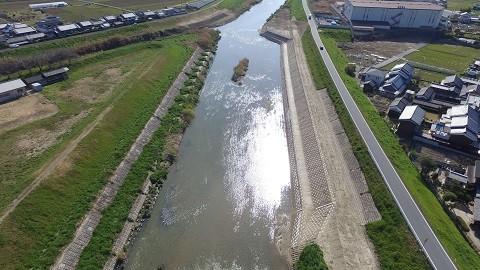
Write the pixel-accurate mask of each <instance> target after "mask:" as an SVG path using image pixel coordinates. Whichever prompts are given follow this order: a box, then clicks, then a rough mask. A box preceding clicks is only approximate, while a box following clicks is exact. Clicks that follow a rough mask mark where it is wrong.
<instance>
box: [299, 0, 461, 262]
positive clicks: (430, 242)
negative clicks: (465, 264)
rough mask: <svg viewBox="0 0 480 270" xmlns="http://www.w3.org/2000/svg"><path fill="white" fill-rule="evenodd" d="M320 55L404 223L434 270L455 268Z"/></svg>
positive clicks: (325, 56)
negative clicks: (405, 222)
mask: <svg viewBox="0 0 480 270" xmlns="http://www.w3.org/2000/svg"><path fill="white" fill-rule="evenodd" d="M302 4H303V9H304V11H305V13H306V14H310V10H309V8H308V6H307V2H306V0H302ZM308 23H309V25H310V29H311V31H312V36H313V38H314V40H315V43H316V44H317V47H318V48H319V49H320V46H323V43H322V41H321V40H320V36H319V35H318V32H317V27H316V25H315V22H314V21H313V20H309V22H308ZM320 54H321V56H322V58H323V60H324V62H325V65H326V66H327V69H328V72H329V73H330V76H332V79H333V82H334V83H335V85H336V87H337V89H338V91H339V92H340V96H341V97H342V100H343V102H344V103H345V106H346V107H347V110H348V112H349V114H350V116H351V117H352V119H353V121H354V123H355V125H356V127H357V129H358V131H359V132H360V134H361V135H362V137H363V140H364V141H365V143H366V145H367V147H368V151H369V152H370V156H371V157H372V159H373V161H374V162H375V164H376V166H377V168H378V170H379V171H380V173H381V174H382V177H383V179H384V180H385V182H386V183H387V186H388V188H389V189H390V192H391V193H392V195H393V198H394V199H395V201H396V203H397V205H398V207H399V209H400V211H401V212H402V214H403V216H404V217H405V220H406V221H407V223H408V225H409V227H410V229H411V230H412V231H413V234H414V235H415V237H416V238H417V241H418V242H419V243H420V245H421V246H422V248H423V250H424V252H425V255H426V256H427V258H428V260H429V261H430V263H431V264H432V266H433V267H434V268H435V269H442V270H443V269H457V268H456V266H455V264H454V263H453V262H452V260H451V259H450V257H449V256H448V254H447V253H446V252H445V249H444V248H443V246H442V245H441V244H440V242H439V241H438V238H437V237H436V236H435V234H434V233H433V230H432V228H430V226H429V225H428V223H427V221H426V220H425V217H424V216H423V215H422V213H421V212H420V209H419V208H418V206H417V205H416V204H415V202H414V201H413V199H412V197H411V195H410V193H409V192H408V191H407V188H406V187H405V185H404V184H403V182H402V180H401V179H400V177H399V176H398V174H397V172H396V171H395V169H394V168H393V166H392V164H391V163H390V161H389V160H388V158H387V156H386V155H385V153H384V152H383V150H382V148H381V147H380V144H379V143H378V141H377V140H376V138H375V136H374V135H373V133H372V131H371V130H370V128H369V126H368V124H367V122H366V121H365V119H364V118H363V116H362V114H361V112H360V110H359V109H358V107H357V105H356V104H355V102H354V101H353V98H352V97H351V96H350V94H349V92H348V90H347V88H346V87H345V84H344V83H343V81H342V79H341V78H340V75H339V74H338V72H337V70H336V69H335V66H334V65H333V63H332V60H331V59H330V56H329V55H328V53H327V52H326V51H325V50H320Z"/></svg>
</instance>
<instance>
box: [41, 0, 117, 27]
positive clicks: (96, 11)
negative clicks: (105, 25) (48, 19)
mask: <svg viewBox="0 0 480 270" xmlns="http://www.w3.org/2000/svg"><path fill="white" fill-rule="evenodd" d="M79 3H80V2H79ZM45 13H46V14H47V15H50V16H58V17H60V18H61V19H62V21H63V22H64V23H71V22H77V21H82V20H90V19H98V18H101V17H103V16H106V15H119V14H120V13H122V11H121V10H119V9H116V8H109V7H102V6H97V5H86V6H84V5H71V6H67V7H64V8H51V9H47V10H45Z"/></svg>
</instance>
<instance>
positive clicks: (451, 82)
mask: <svg viewBox="0 0 480 270" xmlns="http://www.w3.org/2000/svg"><path fill="white" fill-rule="evenodd" d="M441 84H442V85H446V86H450V87H456V88H459V89H462V87H463V81H462V79H461V78H460V77H458V76H457V75H452V76H447V77H445V79H443V80H442V82H441Z"/></svg>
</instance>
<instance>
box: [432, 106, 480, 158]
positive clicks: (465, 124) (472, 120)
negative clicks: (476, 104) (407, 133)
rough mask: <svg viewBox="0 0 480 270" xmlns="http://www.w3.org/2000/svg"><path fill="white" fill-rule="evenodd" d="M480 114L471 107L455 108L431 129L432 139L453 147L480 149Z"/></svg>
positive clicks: (448, 111)
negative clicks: (479, 146)
mask: <svg viewBox="0 0 480 270" xmlns="http://www.w3.org/2000/svg"><path fill="white" fill-rule="evenodd" d="M478 122H479V114H478V112H477V111H476V110H475V109H474V108H472V107H471V106H469V105H458V106H453V107H452V108H450V109H448V110H447V113H446V114H443V115H442V117H441V119H440V120H439V121H437V122H436V123H434V124H433V125H432V127H431V128H430V133H431V135H432V137H434V138H437V139H441V140H445V141H449V142H450V143H451V144H452V146H456V147H461V148H465V147H466V148H469V149H471V148H472V147H475V148H478V132H479V125H478Z"/></svg>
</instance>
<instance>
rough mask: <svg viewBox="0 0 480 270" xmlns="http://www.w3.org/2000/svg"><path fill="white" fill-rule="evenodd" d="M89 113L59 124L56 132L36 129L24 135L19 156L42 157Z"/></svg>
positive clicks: (20, 143) (19, 142)
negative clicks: (59, 138)
mask: <svg viewBox="0 0 480 270" xmlns="http://www.w3.org/2000/svg"><path fill="white" fill-rule="evenodd" d="M88 113H89V111H88V110H85V111H82V112H81V113H80V114H78V115H75V116H72V117H70V118H68V119H67V120H65V121H63V122H59V123H57V124H56V125H55V129H54V130H46V129H36V130H34V131H32V132H29V133H27V134H24V135H22V136H21V137H20V138H19V140H18V143H17V147H18V150H19V154H20V155H22V156H23V155H26V156H27V157H34V156H37V155H40V154H41V153H43V151H45V150H46V149H48V148H49V147H51V146H52V145H53V144H55V142H56V140H57V138H58V137H60V136H61V135H62V134H65V133H67V132H68V131H70V130H71V128H72V127H73V126H74V125H75V123H77V122H78V121H80V120H81V119H82V118H84V117H85V116H87V114H88Z"/></svg>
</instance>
